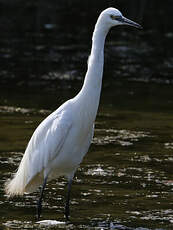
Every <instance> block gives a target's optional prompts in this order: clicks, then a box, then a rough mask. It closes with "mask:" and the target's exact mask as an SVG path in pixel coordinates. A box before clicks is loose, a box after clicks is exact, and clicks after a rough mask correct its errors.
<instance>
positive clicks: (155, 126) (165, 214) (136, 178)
mask: <svg viewBox="0 0 173 230" xmlns="http://www.w3.org/2000/svg"><path fill="white" fill-rule="evenodd" d="M105 78H106V76H105ZM78 89H79V85H77V86H76V88H75V90H74V89H61V90H60V89H59V90H58V91H54V90H49V91H48V90H47V89H45V90H41V89H40V90H31V88H27V89H24V90H22V89H19V88H17V89H15V88H13V89H9V88H3V89H1V105H0V126H1V133H0V140H1V142H0V170H1V172H0V173H1V178H0V184H1V187H0V188H1V189H0V197H1V199H0V200H1V202H0V226H1V229H13V228H17V229H24V228H26V229H33V228H34V229H38V228H41V229H42V228H47V226H45V225H41V224H36V223H35V206H36V202H37V199H38V196H39V191H37V192H35V193H32V194H29V195H25V196H24V197H22V198H13V199H7V197H6V196H5V195H4V192H3V184H4V182H5V181H6V180H7V179H8V178H9V177H10V175H11V172H14V171H15V170H16V168H17V166H18V164H19V162H20V160H21V157H22V153H23V152H24V149H25V146H26V144H27V142H28V140H29V138H30V136H31V134H32V132H33V130H34V129H35V128H36V127H37V125H38V124H39V123H40V121H41V120H43V119H44V117H46V116H47V115H48V114H49V113H50V112H51V111H52V110H54V109H55V108H56V107H58V106H59V104H60V103H62V102H63V101H65V100H66V99H67V98H70V97H72V96H74V95H75V93H76V92H77V91H78ZM9 92H10V93H9ZM171 95H172V86H169V85H159V84H144V83H134V82H126V81H122V80H120V79H117V80H116V81H113V82H112V84H111V88H110V87H109V88H108V89H107V87H106V86H105V85H103V91H102V97H101V104H100V108H99V113H98V116H97V120H96V130H95V137H94V139H93V143H92V145H91V148H90V151H89V153H88V154H87V155H86V157H85V159H84V161H83V162H82V164H81V167H80V168H79V169H78V171H77V173H76V176H75V179H74V183H73V187H72V199H71V223H70V224H68V225H67V224H65V223H64V221H65V219H64V214H63V213H64V202H65V199H64V194H65V193H64V191H65V192H66V181H65V180H64V179H63V178H59V179H58V180H55V181H52V182H50V183H49V184H48V186H47V188H46V191H45V199H44V203H43V213H42V220H56V221H59V222H58V223H57V222H53V223H54V224H55V225H52V226H53V228H55V229H59V228H69V229H75V228H78V229H88V228H89V229H147V230H148V229H172V226H173V210H172V205H173V198H172V191H173V190H172V189H173V187H172V186H173V178H172V162H173V157H172V150H173V142H172V137H173V136H172V135H173V133H172V130H173V118H172V108H173V106H172V105H173V100H172V96H171ZM53 223H52V224H53ZM140 227H141V228H140Z"/></svg>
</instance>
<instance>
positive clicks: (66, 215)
mask: <svg viewBox="0 0 173 230" xmlns="http://www.w3.org/2000/svg"><path fill="white" fill-rule="evenodd" d="M71 185H72V180H69V181H68V191H67V199H66V204H65V217H66V220H67V221H69V215H70V208H69V203H70V192H71Z"/></svg>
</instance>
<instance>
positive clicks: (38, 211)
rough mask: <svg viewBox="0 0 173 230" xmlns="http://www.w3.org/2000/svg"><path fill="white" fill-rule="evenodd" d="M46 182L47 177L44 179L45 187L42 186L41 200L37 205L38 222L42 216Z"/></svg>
mask: <svg viewBox="0 0 173 230" xmlns="http://www.w3.org/2000/svg"><path fill="white" fill-rule="evenodd" d="M46 182H47V177H46V178H45V179H44V182H43V185H42V188H41V193H40V198H39V200H38V203H37V220H38V221H39V219H40V215H41V210H42V200H43V193H44V189H45V187H46Z"/></svg>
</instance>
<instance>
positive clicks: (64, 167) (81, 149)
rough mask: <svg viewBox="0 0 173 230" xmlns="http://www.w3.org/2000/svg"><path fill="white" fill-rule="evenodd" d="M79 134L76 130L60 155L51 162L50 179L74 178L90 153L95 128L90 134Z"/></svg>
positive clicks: (89, 130) (69, 137) (90, 130)
mask: <svg viewBox="0 0 173 230" xmlns="http://www.w3.org/2000/svg"><path fill="white" fill-rule="evenodd" d="M78 127H79V126H78ZM84 131H85V130H83V132H81V131H80V132H77V130H75V129H74V131H72V132H71V133H70V135H69V136H68V138H67V139H66V141H65V143H64V145H63V146H62V149H61V151H60V153H59V154H58V155H57V157H56V158H55V159H54V160H53V161H52V162H50V164H51V165H49V168H51V171H50V174H49V175H50V177H52V179H53V178H56V177H59V176H67V177H70V176H73V175H74V173H75V171H76V169H77V167H78V166H79V164H80V163H81V162H82V159H83V157H84V156H85V154H86V153H87V151H88V148H89V146H90V144H91V140H92V137H93V126H92V127H91V128H90V129H88V132H84Z"/></svg>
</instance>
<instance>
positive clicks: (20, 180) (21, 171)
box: [5, 157, 28, 196]
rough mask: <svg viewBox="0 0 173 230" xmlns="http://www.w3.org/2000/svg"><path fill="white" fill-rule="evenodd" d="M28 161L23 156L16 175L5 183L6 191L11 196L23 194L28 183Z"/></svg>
mask: <svg viewBox="0 0 173 230" xmlns="http://www.w3.org/2000/svg"><path fill="white" fill-rule="evenodd" d="M25 163H27V162H26V160H25V157H23V159H22V161H21V163H20V165H19V168H18V170H17V172H16V173H15V174H14V177H13V178H12V179H11V180H9V181H7V182H6V183H5V192H6V194H7V195H9V196H15V195H23V194H24V192H25V186H26V183H27V174H28V173H27V167H26V166H27V165H26V164H25Z"/></svg>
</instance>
